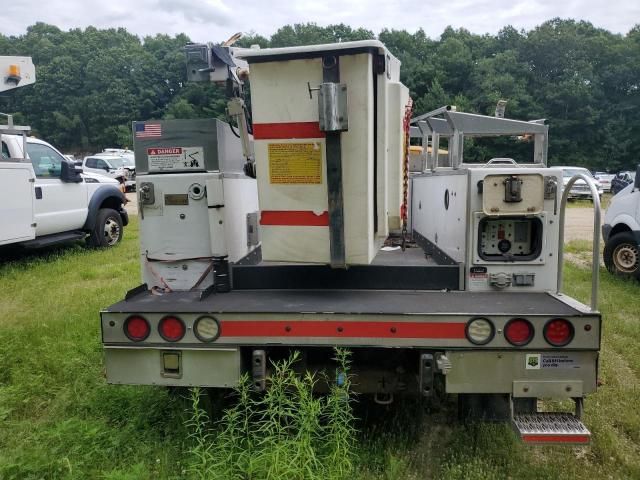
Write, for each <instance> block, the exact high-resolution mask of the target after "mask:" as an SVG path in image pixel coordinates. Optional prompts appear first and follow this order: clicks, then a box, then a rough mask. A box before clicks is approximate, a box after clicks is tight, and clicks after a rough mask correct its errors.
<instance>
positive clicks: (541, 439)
mask: <svg viewBox="0 0 640 480" xmlns="http://www.w3.org/2000/svg"><path fill="white" fill-rule="evenodd" d="M522 441H523V442H528V443H589V441H590V436H589V435H523V436H522Z"/></svg>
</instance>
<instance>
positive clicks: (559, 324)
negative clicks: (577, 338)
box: [544, 318, 573, 347]
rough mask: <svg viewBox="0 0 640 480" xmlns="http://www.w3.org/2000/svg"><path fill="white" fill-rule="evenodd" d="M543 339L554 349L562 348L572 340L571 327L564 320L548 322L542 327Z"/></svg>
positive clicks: (569, 323) (556, 319)
mask: <svg viewBox="0 0 640 480" xmlns="http://www.w3.org/2000/svg"><path fill="white" fill-rule="evenodd" d="M544 339H545V340H546V341H547V342H548V343H549V344H550V345H553V346H554V347H564V346H565V345H567V344H568V343H569V342H570V341H571V340H573V325H571V322H569V321H568V320H565V319H564V318H554V319H553V320H549V321H548V322H547V324H546V325H545V326H544Z"/></svg>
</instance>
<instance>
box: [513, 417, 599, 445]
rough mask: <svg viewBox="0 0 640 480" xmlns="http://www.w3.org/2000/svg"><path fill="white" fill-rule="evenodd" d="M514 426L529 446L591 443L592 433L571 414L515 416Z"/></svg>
mask: <svg viewBox="0 0 640 480" xmlns="http://www.w3.org/2000/svg"><path fill="white" fill-rule="evenodd" d="M512 422H513V426H514V428H515V430H516V432H517V433H518V434H519V435H520V438H521V439H522V441H523V442H525V443H529V444H540V445H544V444H577V445H586V444H588V443H589V442H590V441H591V432H590V431H589V430H587V427H585V426H584V424H583V423H582V422H581V421H580V420H578V418H576V416H575V415H573V414H571V413H547V412H541V413H527V414H520V415H514V417H513V420H512Z"/></svg>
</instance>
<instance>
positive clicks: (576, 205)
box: [567, 193, 613, 210]
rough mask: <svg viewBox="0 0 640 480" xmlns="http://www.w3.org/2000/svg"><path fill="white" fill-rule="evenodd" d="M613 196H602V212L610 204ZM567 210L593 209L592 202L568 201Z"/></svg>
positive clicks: (608, 194) (606, 194)
mask: <svg viewBox="0 0 640 480" xmlns="http://www.w3.org/2000/svg"><path fill="white" fill-rule="evenodd" d="M612 198H613V195H612V194H610V193H603V194H602V201H601V202H600V206H601V207H602V209H603V210H606V209H607V208H608V207H609V204H610V203H611V199H612ZM567 208H593V202H592V201H591V200H570V201H568V202H567Z"/></svg>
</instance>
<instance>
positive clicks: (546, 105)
mask: <svg viewBox="0 0 640 480" xmlns="http://www.w3.org/2000/svg"><path fill="white" fill-rule="evenodd" d="M374 38H377V39H379V40H381V41H382V42H383V43H385V45H386V46H387V47H388V48H389V49H390V51H391V52H392V53H393V54H394V55H395V56H397V57H398V58H399V59H400V60H401V61H402V74H401V77H402V81H403V83H404V84H405V85H407V86H408V87H409V89H410V91H411V96H412V97H413V100H414V108H415V111H416V112H426V111H429V110H432V109H434V108H437V107H440V106H442V105H447V104H453V105H456V106H457V107H458V108H459V109H460V110H462V111H466V112H475V113H482V114H489V115H492V114H493V111H494V109H495V105H496V103H497V101H498V100H500V99H503V100H507V108H506V117H509V118H517V119H541V118H545V119H547V121H548V123H549V125H550V147H549V159H550V163H551V164H552V165H553V164H555V165H559V164H565V165H584V166H587V167H588V168H591V169H598V170H609V171H617V170H620V169H630V168H635V165H636V164H637V163H638V162H640V145H639V144H638V141H637V140H638V139H639V138H640V25H637V26H636V27H634V28H633V29H631V30H630V31H629V32H628V33H627V34H625V35H621V34H614V33H611V32H609V31H607V30H604V29H601V28H597V27H595V26H593V25H592V24H591V23H588V22H583V21H574V20H561V19H553V20H550V21H548V22H545V23H543V24H541V25H539V26H538V27H536V28H534V29H532V30H530V31H523V30H517V29H515V28H513V27H510V26H507V27H505V28H503V29H502V30H500V31H499V32H498V33H497V34H496V35H490V34H484V35H479V34H474V33H471V32H469V31H467V30H465V29H457V30H456V29H453V28H451V27H448V28H446V29H445V30H444V32H443V33H442V35H441V36H440V38H438V39H432V38H429V37H428V36H427V35H426V34H425V32H424V31H423V30H418V31H417V32H415V33H409V32H407V31H405V30H388V29H385V30H383V31H381V32H380V33H379V34H378V35H376V34H375V33H374V32H372V31H370V30H367V29H363V28H358V29H354V28H352V27H349V26H347V25H342V24H340V25H329V26H326V27H321V26H318V25H316V24H313V23H309V24H296V25H287V26H284V27H282V28H280V29H279V30H277V31H276V32H275V33H274V34H273V35H271V37H270V38H265V37H262V36H259V35H254V34H249V35H247V36H245V37H244V38H242V39H241V40H240V41H239V42H238V44H237V45H240V46H246V47H248V46H250V45H252V44H259V45H260V46H261V47H262V48H265V47H284V46H293V45H305V44H316V43H331V42H338V41H350V40H364V39H374ZM211 40H212V41H223V40H225V39H211ZM187 42H189V38H188V36H187V35H184V34H180V35H177V36H168V35H162V34H158V35H155V36H149V37H144V38H142V39H141V38H139V37H138V36H136V35H133V34H131V33H129V32H127V31H126V30H125V29H122V28H118V29H97V28H94V27H88V28H86V29H84V30H83V29H72V30H69V31H62V30H60V29H59V28H57V27H55V26H53V25H48V24H44V23H37V24H35V25H33V26H31V27H29V28H28V29H27V31H26V33H25V34H24V35H20V36H11V37H7V36H3V35H1V34H0V55H29V56H32V57H33V61H34V63H35V65H36V68H37V82H36V84H35V85H33V86H30V87H25V88H22V89H18V90H15V91H13V92H7V93H5V94H3V95H2V96H0V111H3V112H9V113H15V114H16V120H17V121H19V122H20V123H26V124H29V125H31V126H32V128H33V130H34V132H35V134H36V135H38V136H40V137H42V138H45V139H46V140H48V141H50V142H51V143H53V144H55V145H56V146H58V147H59V148H61V149H64V150H68V151H78V152H79V151H84V152H86V151H92V150H99V149H101V148H103V147H111V146H131V132H130V130H131V127H130V125H131V121H133V120H147V119H157V118H198V117H219V118H224V117H225V106H226V101H225V97H224V92H223V91H222V90H221V89H220V88H218V87H216V86H215V85H205V84H192V83H187V82H186V70H185V60H184V52H183V47H184V45H185V44H186V43H187ZM487 148H489V149H490V148H491V147H487ZM486 153H487V152H484V151H483V147H482V145H475V148H471V149H469V154H470V155H475V156H478V157H482V156H483V155H485V154H486ZM485 156H486V155H485Z"/></svg>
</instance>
